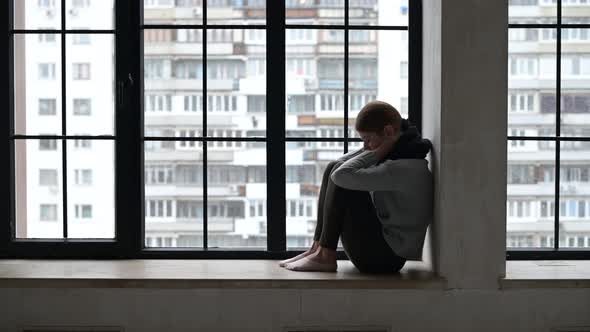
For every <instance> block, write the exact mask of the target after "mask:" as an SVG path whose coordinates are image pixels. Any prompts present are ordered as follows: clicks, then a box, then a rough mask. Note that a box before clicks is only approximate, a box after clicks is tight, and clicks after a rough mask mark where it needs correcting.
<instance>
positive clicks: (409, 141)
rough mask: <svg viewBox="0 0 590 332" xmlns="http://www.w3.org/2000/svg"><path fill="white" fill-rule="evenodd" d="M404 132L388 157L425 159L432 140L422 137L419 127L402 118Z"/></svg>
mask: <svg viewBox="0 0 590 332" xmlns="http://www.w3.org/2000/svg"><path fill="white" fill-rule="evenodd" d="M401 130H402V134H401V136H400V137H399V139H398V141H397V142H396V143H395V145H394V146H393V149H392V150H391V152H390V153H389V155H388V156H387V158H386V159H389V160H395V159H424V158H426V155H427V154H428V152H430V149H432V143H431V142H430V140H428V139H425V138H422V136H421V135H420V132H418V128H416V126H414V125H413V124H411V123H410V121H408V120H407V119H402V124H401Z"/></svg>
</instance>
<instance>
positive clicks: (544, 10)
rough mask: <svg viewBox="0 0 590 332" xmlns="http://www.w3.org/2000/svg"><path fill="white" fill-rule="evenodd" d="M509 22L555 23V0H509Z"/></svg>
mask: <svg viewBox="0 0 590 332" xmlns="http://www.w3.org/2000/svg"><path fill="white" fill-rule="evenodd" d="M508 16H509V21H510V23H511V24H512V23H556V22H557V0H509V2H508Z"/></svg>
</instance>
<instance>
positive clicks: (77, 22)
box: [66, 0, 115, 30]
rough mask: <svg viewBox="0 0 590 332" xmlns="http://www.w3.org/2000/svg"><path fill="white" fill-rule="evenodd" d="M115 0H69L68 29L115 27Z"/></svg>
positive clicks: (67, 3) (67, 2)
mask: <svg viewBox="0 0 590 332" xmlns="http://www.w3.org/2000/svg"><path fill="white" fill-rule="evenodd" d="M113 2H114V0H67V1H66V28H67V29H94V30H96V29H101V30H105V29H106V30H108V29H113V22H114V17H115V10H114V7H113V5H114V3H113Z"/></svg>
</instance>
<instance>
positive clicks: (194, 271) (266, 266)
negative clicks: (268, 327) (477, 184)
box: [0, 260, 446, 289]
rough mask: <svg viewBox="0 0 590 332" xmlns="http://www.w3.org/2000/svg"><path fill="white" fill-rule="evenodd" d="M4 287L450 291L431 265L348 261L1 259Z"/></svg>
mask: <svg viewBox="0 0 590 332" xmlns="http://www.w3.org/2000/svg"><path fill="white" fill-rule="evenodd" d="M0 288H181V289H183V288H324V289H343V288H344V289H348V288H350V289H353V288H354V289H359V288H360V289H445V288H446V281H445V280H444V279H443V278H440V277H437V276H436V275H435V273H433V272H432V271H431V270H430V269H429V268H428V266H427V265H426V264H423V263H421V262H408V263H407V264H406V266H405V267H404V268H403V270H402V271H401V272H400V273H399V274H394V275H366V274H361V273H359V272H358V271H357V270H356V269H355V268H354V266H353V265H352V264H351V263H350V262H349V261H339V262H338V272H337V273H317V272H305V273H303V272H292V271H288V270H286V269H283V268H281V267H279V266H278V262H277V261H272V260H108V261H90V260H88V261H81V260H77V261H74V260H3V261H2V260H0Z"/></svg>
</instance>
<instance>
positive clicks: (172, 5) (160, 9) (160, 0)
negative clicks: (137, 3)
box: [143, 0, 203, 24]
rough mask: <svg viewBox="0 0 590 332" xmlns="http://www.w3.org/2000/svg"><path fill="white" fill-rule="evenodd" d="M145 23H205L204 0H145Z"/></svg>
mask: <svg viewBox="0 0 590 332" xmlns="http://www.w3.org/2000/svg"><path fill="white" fill-rule="evenodd" d="M143 21H144V23H145V24H203V0H176V1H174V0H143Z"/></svg>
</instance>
